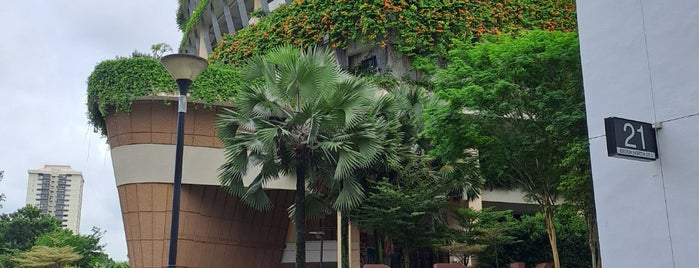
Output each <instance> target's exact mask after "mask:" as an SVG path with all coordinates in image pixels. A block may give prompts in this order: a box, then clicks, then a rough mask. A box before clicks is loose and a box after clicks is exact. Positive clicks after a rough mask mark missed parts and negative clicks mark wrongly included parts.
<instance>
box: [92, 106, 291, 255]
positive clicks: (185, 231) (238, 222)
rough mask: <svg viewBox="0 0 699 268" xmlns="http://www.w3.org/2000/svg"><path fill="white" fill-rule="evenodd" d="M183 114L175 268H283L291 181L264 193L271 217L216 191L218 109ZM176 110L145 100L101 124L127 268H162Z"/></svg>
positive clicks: (220, 160)
mask: <svg viewBox="0 0 699 268" xmlns="http://www.w3.org/2000/svg"><path fill="white" fill-rule="evenodd" d="M188 106H189V107H188V109H187V110H188V111H189V113H188V114H187V116H186V122H185V139H184V140H185V152H184V166H183V186H182V199H181V212H180V228H179V242H178V248H177V256H178V258H177V260H178V261H177V263H178V267H260V268H267V267H281V265H282V264H281V260H282V252H283V250H284V248H285V245H286V237H287V230H288V229H289V218H288V216H287V212H286V208H287V207H288V205H289V204H291V203H292V202H293V191H290V190H285V189H293V185H294V184H293V178H288V177H287V178H282V179H281V180H279V181H277V182H275V183H273V184H270V185H265V187H266V188H267V189H271V188H274V189H271V190H268V191H269V195H270V198H271V199H272V200H273V201H274V204H275V208H274V209H273V210H272V211H269V212H258V211H253V210H251V209H249V208H248V207H247V206H245V205H244V204H242V203H240V202H239V200H238V199H237V198H235V197H233V196H231V195H229V194H228V193H226V192H225V190H223V189H222V188H221V187H219V186H218V185H219V184H218V179H217V169H218V167H219V166H220V165H221V163H223V159H224V158H223V152H222V150H221V149H220V147H221V143H220V142H219V141H218V139H217V138H216V135H215V129H214V122H215V118H216V114H217V112H219V111H220V109H221V108H205V107H204V106H203V105H201V104H193V103H190V104H189V105H188ZM176 109H177V105H176V103H172V102H171V100H168V99H165V100H157V99H152V98H148V99H146V98H144V99H141V100H137V101H135V102H134V104H133V108H132V111H131V113H112V114H110V115H108V116H107V117H106V122H107V135H108V142H109V144H110V147H111V153H112V162H113V163H112V164H113V167H114V174H115V178H116V184H117V188H118V191H119V200H120V203H121V210H122V215H123V220H124V229H125V232H126V240H127V246H128V251H129V261H130V264H131V267H164V266H166V265H167V257H168V250H169V249H168V246H169V233H170V220H171V215H172V214H171V213H172V183H171V181H172V177H173V173H174V152H175V146H174V141H175V131H176V126H177V116H176ZM254 173H255V172H254V171H252V172H251V174H254Z"/></svg>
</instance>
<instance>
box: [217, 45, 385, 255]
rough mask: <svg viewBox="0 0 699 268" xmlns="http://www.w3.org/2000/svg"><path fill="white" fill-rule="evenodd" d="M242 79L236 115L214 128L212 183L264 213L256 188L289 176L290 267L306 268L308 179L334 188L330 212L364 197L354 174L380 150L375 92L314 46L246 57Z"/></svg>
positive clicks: (265, 204)
mask: <svg viewBox="0 0 699 268" xmlns="http://www.w3.org/2000/svg"><path fill="white" fill-rule="evenodd" d="M242 74H243V76H244V77H245V78H247V79H248V80H249V81H250V83H249V84H248V85H246V86H245V87H244V88H243V89H242V90H241V92H240V93H239V94H238V95H237V96H236V97H235V101H234V104H235V110H226V111H225V112H224V113H223V114H221V115H220V116H219V118H218V120H217V124H216V127H217V131H218V134H219V137H220V139H221V141H222V142H223V145H224V152H225V157H226V162H225V163H224V164H223V165H222V166H221V168H220V174H219V179H220V181H221V184H222V185H223V187H224V188H226V189H227V190H228V191H229V192H230V193H231V194H233V195H235V196H237V197H239V198H240V199H241V200H242V201H243V202H244V203H246V204H248V205H249V206H251V207H252V208H255V209H259V210H269V209H271V207H272V202H271V201H270V199H269V197H268V196H267V195H266V193H265V192H264V190H263V185H264V184H265V183H267V182H269V181H272V180H276V179H278V178H279V177H280V175H292V174H295V175H296V192H295V201H294V207H295V208H297V209H296V211H295V212H296V213H295V216H294V217H295V221H294V222H295V225H296V267H298V268H301V267H303V268H305V267H306V266H305V262H306V261H305V259H306V254H305V253H306V250H305V242H306V241H305V223H306V220H305V193H306V182H307V179H309V178H323V180H331V181H332V183H328V185H338V186H339V188H338V194H337V198H336V199H335V200H334V202H333V208H334V209H336V210H340V211H343V210H349V209H351V208H353V207H356V206H357V205H359V204H360V202H361V200H362V198H363V197H364V193H363V189H362V187H361V185H360V184H359V183H358V182H357V181H356V180H355V179H354V176H353V173H354V172H355V171H357V170H359V169H362V168H366V167H368V166H370V165H371V164H372V163H373V162H375V161H376V160H377V159H378V157H379V154H380V151H381V150H382V148H381V146H382V139H383V135H384V134H382V133H381V131H380V128H379V127H377V126H378V125H380V122H381V119H376V118H369V117H367V115H368V113H369V112H370V110H371V107H372V102H373V99H374V98H373V97H374V96H376V95H377V94H378V93H377V92H378V91H377V90H376V88H375V87H374V86H373V85H372V84H371V83H369V82H367V81H366V80H364V79H361V78H357V77H354V76H352V75H350V74H348V73H347V72H345V71H343V70H342V69H341V68H340V67H339V65H338V64H337V61H336V60H335V57H334V56H333V55H332V54H331V53H330V52H328V51H322V50H317V49H313V48H309V49H308V50H305V51H300V50H298V49H296V48H294V47H291V46H284V47H279V48H275V49H272V50H271V51H270V52H269V53H268V54H266V55H264V56H257V57H254V58H252V59H251V60H250V62H249V63H248V64H247V65H246V67H244V69H243V71H242ZM255 166H260V168H261V169H260V173H259V174H254V175H255V176H254V178H253V180H252V182H251V183H250V184H248V185H245V184H244V183H243V177H244V176H246V174H247V172H248V170H249V168H251V167H255Z"/></svg>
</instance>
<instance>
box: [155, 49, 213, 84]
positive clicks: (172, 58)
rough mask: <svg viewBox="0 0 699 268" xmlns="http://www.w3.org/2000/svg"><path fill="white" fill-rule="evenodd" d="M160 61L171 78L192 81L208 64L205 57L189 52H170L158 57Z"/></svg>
mask: <svg viewBox="0 0 699 268" xmlns="http://www.w3.org/2000/svg"><path fill="white" fill-rule="evenodd" d="M160 63H162V64H163V66H164V67H165V69H166V70H167V72H168V73H170V75H171V76H172V78H173V79H175V80H180V79H186V80H190V81H194V79H196V78H197V76H199V75H200V74H201V73H202V72H203V71H204V69H206V66H208V65H209V63H208V62H207V61H206V59H204V58H202V57H199V56H194V55H189V54H170V55H167V56H164V57H162V58H160Z"/></svg>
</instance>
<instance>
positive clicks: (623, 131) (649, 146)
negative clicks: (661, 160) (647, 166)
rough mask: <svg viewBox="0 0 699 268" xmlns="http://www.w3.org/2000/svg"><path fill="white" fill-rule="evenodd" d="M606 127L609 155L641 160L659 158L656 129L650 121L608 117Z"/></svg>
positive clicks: (605, 121) (605, 120)
mask: <svg viewBox="0 0 699 268" xmlns="http://www.w3.org/2000/svg"><path fill="white" fill-rule="evenodd" d="M604 128H605V134H606V135H607V154H608V155H609V156H611V157H619V158H627V159H633V160H641V161H655V160H656V159H658V144H657V142H656V140H655V129H653V125H651V124H650V123H645V122H639V121H634V120H629V119H624V118H618V117H608V118H605V119H604Z"/></svg>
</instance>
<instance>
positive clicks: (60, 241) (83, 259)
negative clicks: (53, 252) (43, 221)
mask: <svg viewBox="0 0 699 268" xmlns="http://www.w3.org/2000/svg"><path fill="white" fill-rule="evenodd" d="M103 233H104V232H103V231H102V230H100V229H99V228H96V227H95V228H92V234H90V235H80V234H74V233H73V231H71V230H68V229H60V230H56V231H53V232H51V233H46V234H43V235H41V236H39V237H38V238H37V239H36V242H35V243H34V245H36V246H47V247H71V248H73V250H74V251H75V253H77V254H78V255H80V259H78V260H77V261H75V262H73V263H72V264H73V265H76V266H77V267H93V266H95V265H96V264H97V263H100V262H101V261H102V260H103V259H105V258H107V255H106V254H105V253H104V252H103V250H104V245H101V244H100V239H101V238H102V234H103Z"/></svg>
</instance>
